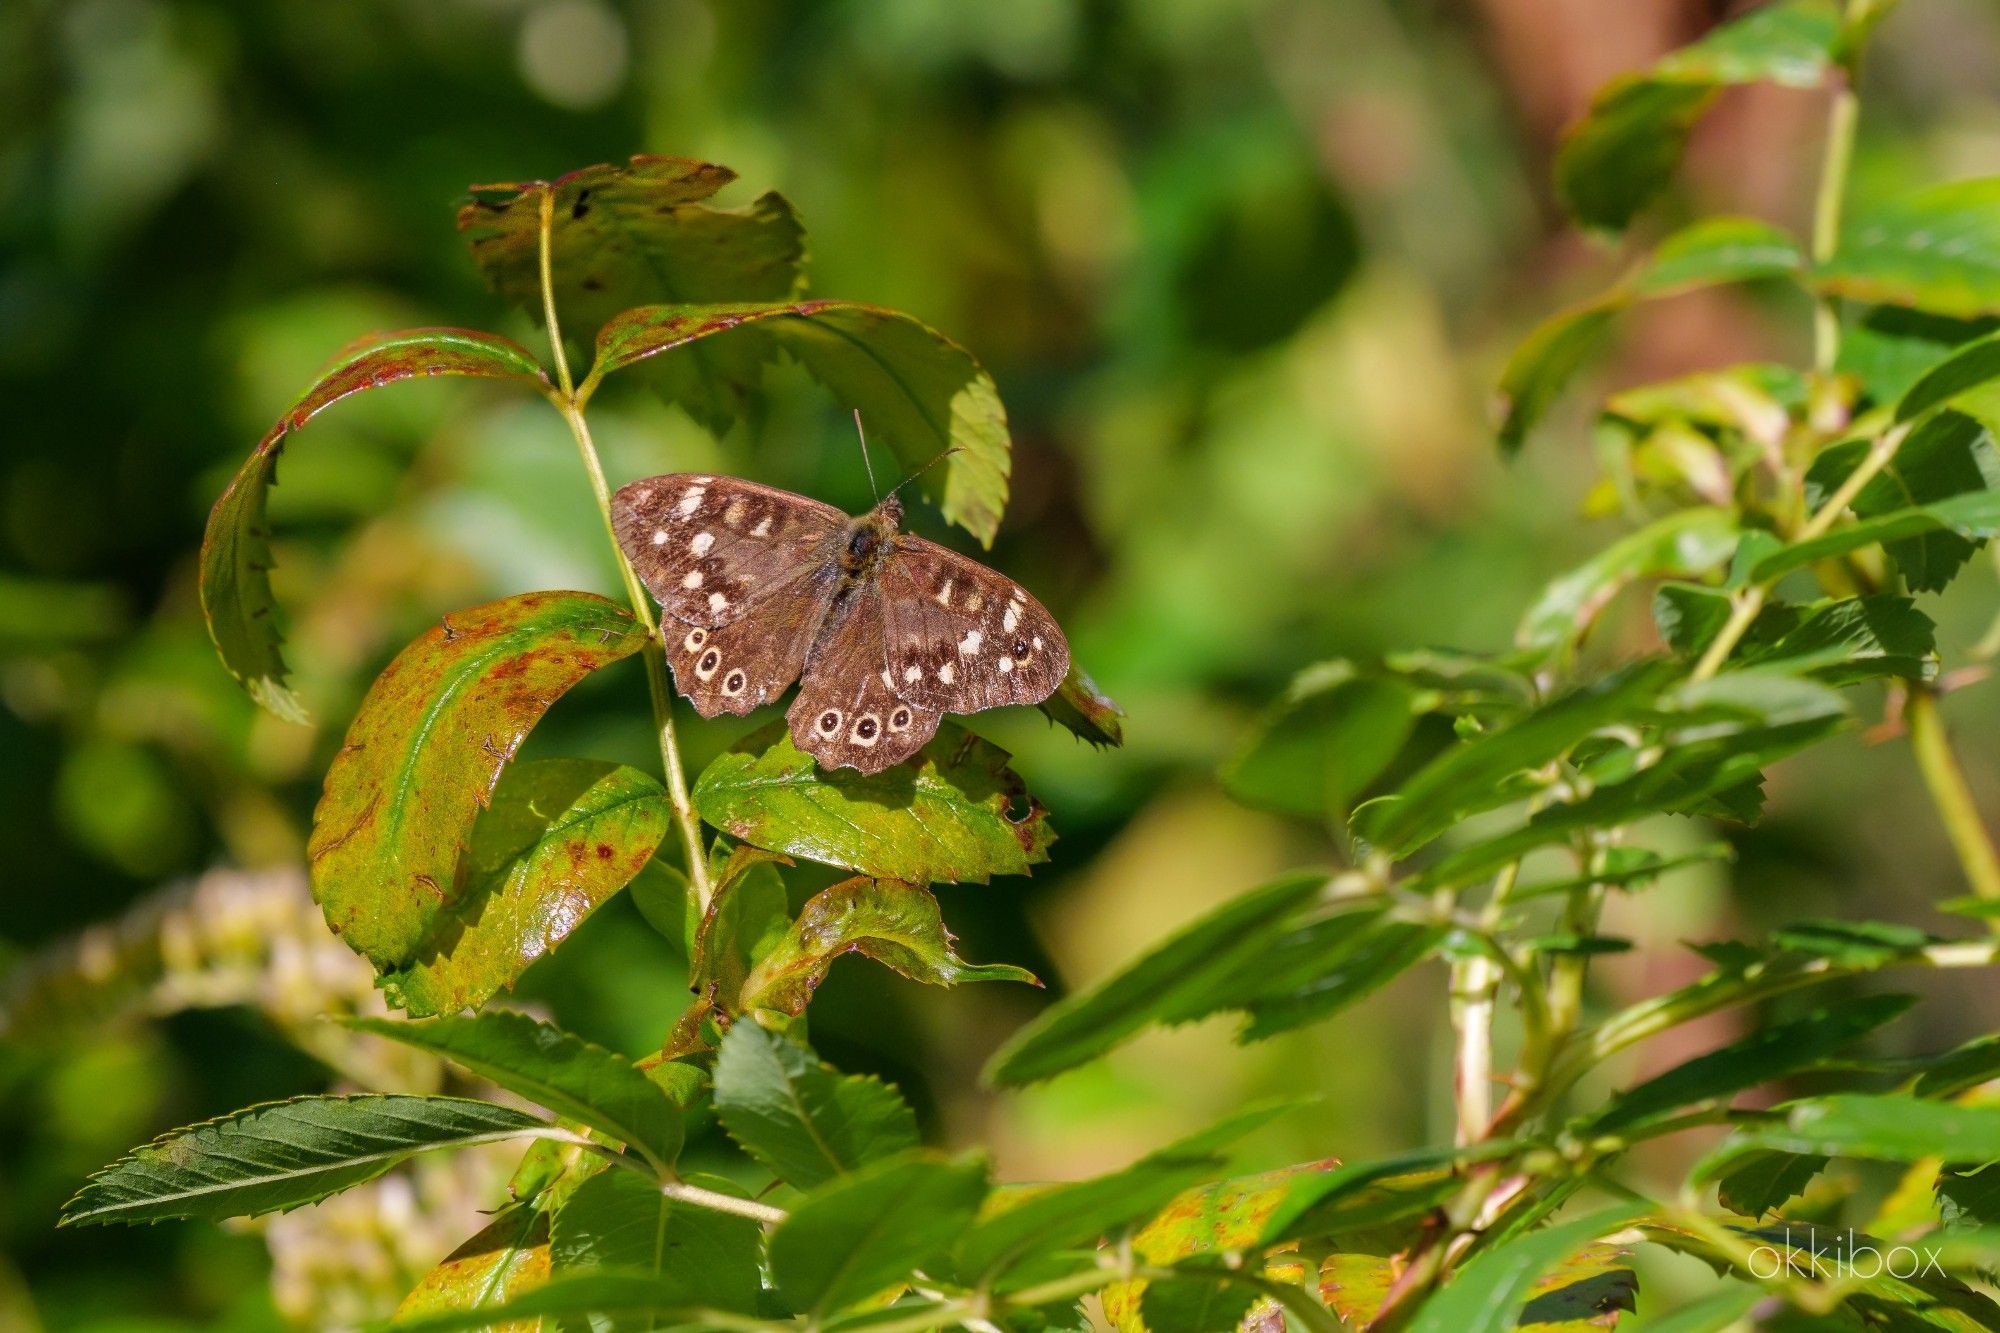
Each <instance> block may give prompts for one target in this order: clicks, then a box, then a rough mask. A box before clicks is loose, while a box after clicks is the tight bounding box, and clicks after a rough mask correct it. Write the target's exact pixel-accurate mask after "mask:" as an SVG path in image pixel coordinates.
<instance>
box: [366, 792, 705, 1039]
mask: <svg viewBox="0 0 2000 1333" xmlns="http://www.w3.org/2000/svg"><path fill="white" fill-rule="evenodd" d="M672 811H673V807H672V805H671V804H670V803H669V802H668V800H667V793H666V790H665V789H664V788H662V787H661V786H660V784H659V782H658V780H656V779H655V778H653V777H651V776H649V775H647V774H645V773H642V772H640V771H639V770H638V769H636V768H627V767H625V766H623V765H619V764H609V763H604V762H603V761H601V760H596V759H542V760H536V761H533V762H531V763H524V764H520V765H518V766H516V767H514V768H510V769H508V770H507V772H506V774H505V776H503V777H502V778H501V779H500V786H499V788H498V789H497V790H496V791H495V792H494V794H493V804H492V805H491V806H490V807H489V808H488V809H487V810H486V811H485V812H484V813H483V814H481V815H480V816H479V819H478V822H477V823H476V824H475V825H474V826H473V830H472V843H471V847H470V848H469V850H468V851H467V853H466V857H465V872H464V877H465V888H464V891H463V892H462V893H461V894H460V896H459V897H458V900H457V901H456V902H455V903H453V905H452V907H451V910H449V911H447V912H445V913H443V914H441V915H440V916H439V917H438V918H437V919H436V920H435V921H434V922H433V923H432V924H431V926H430V928H429V930H428V931H427V932H426V933H425V935H424V940H423V943H422V944H421V945H419V946H418V949H417V952H416V954H415V955H414V956H413V957H412V958H411V959H410V961H409V962H408V963H407V965H405V966H403V967H400V968H398V969H396V970H395V971H392V972H388V973H386V974H385V975H384V976H383V978H382V988H383V991H384V992H385V993H386V995H387V996H388V999H389V1003H391V1004H392V1005H395V1006H397V1007H399V1008H402V1009H407V1010H408V1011H409V1012H410V1013H411V1014H413V1015H416V1016H419V1017H422V1016H425V1015H430V1014H448V1013H455V1012H457V1011H458V1010H460V1009H465V1008H477V1007H478V1006H479V1005H481V1004H484V1003H485V1002H486V1001H487V1000H488V999H490V998H491V997H492V996H493V995H494V993H495V992H497V991H499V990H500V989H501V988H502V987H510V986H512V985H513V984H514V981H515V979H516V978H518V977H519V976H520V975H521V973H522V972H524V971H526V970H527V968H528V965H529V964H531V963H533V962H534V961H535V960H536V959H538V958H540V957H541V956H542V955H543V954H545V953H547V952H548V951H549V950H551V949H553V948H555V947H556V945H558V944H560V943H562V942H563V940H564V939H565V938H567V937H568V935H569V933H570V932H571V931H573V930H575V929H576V928H577V927H578V926H580V925H582V924H583V921H584V918H586V917H588V916H589V915H590V914H591V913H592V912H594V911H596V910H597V908H598V907H599V906H600V905H602V904H603V903H604V902H605V900H606V899H608V898H610V897H611V896H612V895H613V894H615V893H617V892H618V891H619V890H620V889H622V888H624V887H625V886H626V885H627V884H629V883H630V882H631V881H632V879H633V877H634V876H636V875H638V873H639V872H640V871H641V870H642V869H644V868H645V866H646V864H647V862H648V861H649V860H650V859H651V857H652V855H653V853H654V851H656V850H657V849H658V847H659V845H660V841H661V839H663V838H664V837H666V834H667V829H668V827H669V825H670V822H671V820H672V818H673V814H672Z"/></svg>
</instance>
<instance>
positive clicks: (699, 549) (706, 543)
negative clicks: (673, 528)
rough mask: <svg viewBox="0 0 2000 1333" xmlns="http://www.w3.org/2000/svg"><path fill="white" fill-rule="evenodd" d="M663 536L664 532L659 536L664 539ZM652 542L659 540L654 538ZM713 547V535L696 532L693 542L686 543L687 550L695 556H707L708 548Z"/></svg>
mask: <svg viewBox="0 0 2000 1333" xmlns="http://www.w3.org/2000/svg"><path fill="white" fill-rule="evenodd" d="M665 536H666V534H665V533H664V532H663V533H661V534H660V537H665ZM654 540H655V541H657V540H659V538H655V539H654ZM713 545H715V534H714V533H712V532H697V533H696V534H695V535H694V540H693V541H691V542H689V543H688V550H690V551H693V552H694V553H695V554H696V555H707V554H708V548H709V547H711V546H713Z"/></svg>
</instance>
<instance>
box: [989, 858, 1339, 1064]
mask: <svg viewBox="0 0 2000 1333" xmlns="http://www.w3.org/2000/svg"><path fill="white" fill-rule="evenodd" d="M1325 887H1326V877H1325V876H1324V875H1319V874H1312V873H1305V874H1297V875H1290V876H1287V877H1285V878H1283V879H1279V880H1275V881H1273V882H1272V883H1270V884H1266V885H1264V886H1263V887H1262V888H1259V889H1255V890H1253V891H1251V892H1250V893H1246V894H1244V895H1243V896H1241V897H1239V898H1237V899H1235V900H1233V901H1231V902H1228V903H1225V904H1223V905H1222V906H1221V907H1219V908H1217V909H1215V910H1214V911H1212V912H1210V913H1209V914H1208V915H1206V916H1204V917H1201V918H1200V919H1198V920H1196V921H1194V922H1192V923H1190V924H1189V925H1186V926H1183V927H1182V928H1181V929H1180V930H1178V931H1176V932H1175V933H1174V934H1173V935H1171V936H1169V937H1168V938H1167V939H1166V940H1165V941H1163V942H1162V943H1160V944H1158V945H1156V946H1155V947H1154V948H1152V949H1151V950H1149V951H1148V952H1147V953H1145V954H1143V955H1141V956H1140V957H1139V958H1138V959H1137V960H1135V961H1133V962H1131V963H1129V964H1127V965H1126V966H1125V967H1124V968H1123V969H1122V970H1121V971H1119V972H1118V973H1116V974H1115V975H1113V976H1112V977H1111V978H1109V979H1108V980H1106V981H1104V982H1102V983H1100V984H1099V985H1097V986H1096V987H1094V988H1092V989H1090V990H1088V991H1084V992H1082V993H1080V994H1077V995H1072V996H1070V997H1069V998H1068V999H1065V1000H1063V1001H1061V1002H1060V1003H1058V1004H1056V1005H1055V1006H1054V1007H1052V1008H1050V1009H1049V1010H1048V1011H1047V1012H1045V1013H1044V1014H1042V1016H1041V1017H1039V1018H1037V1019H1036V1020H1035V1021H1034V1022H1033V1023H1031V1024H1029V1025H1028V1026H1027V1027H1026V1028H1023V1029H1022V1030H1021V1031H1019V1032H1017V1033H1015V1034H1014V1036H1013V1037H1012V1038H1011V1039H1009V1041H1008V1042H1007V1044H1006V1045H1005V1046H1002V1047H1001V1048H1000V1050H999V1052H998V1053H997V1054H996V1055H995V1056H994V1057H993V1060H992V1063H990V1064H989V1065H988V1066H987V1068H986V1076H987V1078H989V1079H990V1080H992V1081H993V1082H994V1083H997V1084H1001V1085H1010V1084H1019V1083H1033V1082H1036V1081H1037V1080H1040V1079H1045V1078H1049V1077H1052V1076H1053V1075H1056V1074H1059V1073H1061V1072H1062V1071H1063V1070H1065V1069H1070V1068H1074V1067H1075V1066H1077V1065H1080V1064H1083V1063H1084V1062H1086V1061H1088V1060H1090V1059H1093V1058H1094V1057H1096V1056H1098V1055H1100V1054H1102V1053H1103V1052H1105V1051H1107V1050H1109V1049H1110V1048H1111V1047H1113V1046H1115V1045H1117V1044H1118V1043H1119V1042H1121V1041H1123V1040H1125V1039H1126V1038H1127V1037H1129V1036H1131V1035H1132V1034H1133V1033H1135V1032H1137V1031H1139V1030H1140V1029H1141V1028H1143V1027H1145V1026H1147V1025H1148V1024H1150V1023H1156V1022H1164V1021H1174V1020H1175V1019H1176V1018H1177V1017H1179V1016H1181V1015H1184V1014H1187V1013H1188V1012H1189V1011H1195V1012H1197V1013H1200V1012H1211V1011H1212V1008H1205V1007H1204V1006H1205V1005H1206V1004H1207V1002H1208V1000H1209V997H1210V995H1211V993H1212V991H1213V988H1214V987H1215V986H1216V985H1217V984H1218V983H1221V982H1223V981H1226V980H1228V979H1230V978H1231V977H1233V976H1235V975H1236V974H1237V973H1238V971H1239V970H1240V969H1241V968H1243V967H1244V966H1245V965H1247V964H1252V963H1254V960H1256V959H1258V958H1261V957H1262V956H1263V954H1264V951H1265V949H1266V948H1268V947H1269V945H1270V944H1271V942H1272V941H1273V940H1275V939H1276V938H1277V937H1278V936H1280V935H1281V934H1283V933H1284V931H1285V930H1286V928H1287V926H1288V925H1289V923H1290V921H1291V918H1292V916H1293V914H1294V913H1295V912H1297V911H1298V910H1300V909H1301V908H1303V907H1305V906H1306V905H1307V904H1309V903H1311V902H1313V901H1314V900H1316V899H1317V898H1319V897H1320V895H1321V894H1322V893H1323V892H1324V891H1325Z"/></svg>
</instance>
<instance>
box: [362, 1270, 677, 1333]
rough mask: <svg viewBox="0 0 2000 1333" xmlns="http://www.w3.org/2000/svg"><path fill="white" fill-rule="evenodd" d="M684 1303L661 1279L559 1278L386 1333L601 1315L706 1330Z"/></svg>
mask: <svg viewBox="0 0 2000 1333" xmlns="http://www.w3.org/2000/svg"><path fill="white" fill-rule="evenodd" d="M680 1301H681V1289H680V1288H679V1287H678V1286H676V1285H675V1284H673V1283H670V1282H662V1281H660V1280H658V1279H657V1278H649V1277H642V1276H638V1275H636V1274H630V1273H579V1274H577V1275H575V1276H573V1277H558V1278H555V1279H553V1280H551V1281H549V1282H546V1283H544V1284H542V1285H541V1286H538V1287H535V1288H533V1289H532V1290H530V1291H526V1292H522V1293H521V1294H519V1295H516V1296H512V1297H510V1298H509V1299H507V1300H505V1301H501V1302H498V1303H497V1304H494V1305H487V1306H478V1307H474V1308H471V1309H463V1310H440V1311H437V1312H436V1313H426V1314H419V1315H412V1316H405V1317H399V1318H398V1319H397V1320H396V1321H395V1322H394V1323H392V1324H388V1325H386V1326H385V1328H384V1333H475V1330H483V1329H486V1328H489V1327H491V1326H495V1325H503V1326H504V1325H506V1324H511V1323H523V1324H530V1323H532V1321H536V1320H550V1321H554V1320H569V1319H578V1320H582V1319H588V1318H589V1317H591V1316H597V1315H631V1316H635V1317H640V1318H641V1319H643V1320H644V1321H645V1322H649V1323H651V1324H652V1326H653V1327H654V1328H656V1329H658V1330H660V1331H661V1333H666V1330H668V1329H678V1328H690V1327H698V1326H700V1324H701V1314H702V1312H701V1311H700V1310H698V1309H690V1308H688V1307H687V1306H684V1305H682V1304H680Z"/></svg>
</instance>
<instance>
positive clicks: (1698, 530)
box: [1514, 508, 1741, 650]
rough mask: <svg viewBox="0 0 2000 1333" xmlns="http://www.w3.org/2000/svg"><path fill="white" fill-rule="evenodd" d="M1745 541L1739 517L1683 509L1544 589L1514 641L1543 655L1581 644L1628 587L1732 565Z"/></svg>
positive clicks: (1615, 542) (1638, 532) (1641, 530)
mask: <svg viewBox="0 0 2000 1333" xmlns="http://www.w3.org/2000/svg"><path fill="white" fill-rule="evenodd" d="M1740 535H1741V534H1740V533H1739V531H1738V529H1737V526H1736V522H1735V519H1734V517H1733V516H1732V515H1730V514H1728V513H1726V512H1724V511H1722V510H1718V509H1709V508H1697V509H1684V510H1681V511H1679V512H1678V513H1673V514H1669V515H1667V516H1666V517H1664V518H1661V519H1656V520H1655V521H1653V522H1652V523H1649V524H1647V525H1646V526H1645V527H1643V528H1640V529H1639V530H1638V531H1636V532H1633V533H1629V534H1627V535H1626V536H1624V537H1621V538H1619V539H1618V540H1617V541H1614V542H1612V543H1611V545H1609V546H1607V547H1605V548H1604V549H1603V550H1602V551H1600V552H1599V553H1598V554H1597V555H1595V556H1592V557H1591V558H1590V559H1589V560H1587V561H1585V562H1584V563H1583V564H1581V565H1579V566H1577V567H1576V568H1575V569H1572V570H1571V571H1569V572H1568V573H1567V574H1564V575H1562V576H1561V577H1560V578H1558V579H1556V580H1555V581H1553V582H1552V583H1550V584H1549V585H1548V586H1547V587H1546V588H1544V589H1543V590H1542V593H1541V595H1540V596H1539V597H1537V598H1536V599H1535V602H1534V605H1533V606H1531V607H1530V608H1529V609H1528V613H1527V614H1526V615H1525V616H1523V617H1522V618H1521V625H1520V628H1519V629H1517V630H1515V632H1514V641H1515V642H1516V643H1517V644H1519V645H1520V646H1521V647H1523V648H1534V649H1542V650H1549V649H1555V648H1559V647H1564V646H1568V645H1571V644H1575V643H1578V642H1581V641H1582V639H1583V637H1584V635H1585V634H1587V633H1588V632H1589V630H1590V626H1591V623H1592V622H1593V621H1594V620H1595V619H1596V618H1597V614H1598V612H1599V611H1601V610H1603V608H1604V606H1605V604H1606V603H1607V602H1609V601H1610V600H1611V599H1612V598H1613V597H1615V596H1617V594H1618V592H1619V591H1620V590H1621V589H1623V588H1624V587H1626V586H1627V585H1628V584H1630V583H1633V582H1635V581H1637V580H1639V579H1648V578H1667V577H1670V578H1691V577H1693V576H1695V575H1697V574H1704V573H1707V572H1708V571H1709V570H1712V569H1715V568H1717V567H1719V566H1721V565H1723V564H1725V563H1727V562H1728V560H1729V557H1730V556H1731V555H1732V554H1734V552H1735V550H1736V543H1737V540H1738V538H1739V537H1740Z"/></svg>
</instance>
